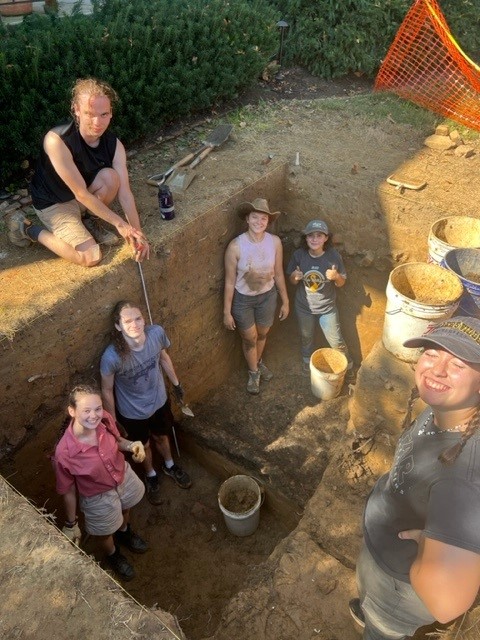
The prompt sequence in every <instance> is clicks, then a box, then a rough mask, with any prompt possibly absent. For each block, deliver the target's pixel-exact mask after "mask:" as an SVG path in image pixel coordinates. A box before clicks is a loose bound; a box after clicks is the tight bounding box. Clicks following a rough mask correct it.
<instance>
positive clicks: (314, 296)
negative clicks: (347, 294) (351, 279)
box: [287, 247, 346, 315]
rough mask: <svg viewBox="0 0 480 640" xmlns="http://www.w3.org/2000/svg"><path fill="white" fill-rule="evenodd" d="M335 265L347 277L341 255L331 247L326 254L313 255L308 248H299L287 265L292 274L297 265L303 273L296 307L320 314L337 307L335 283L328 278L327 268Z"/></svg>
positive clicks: (302, 310)
mask: <svg viewBox="0 0 480 640" xmlns="http://www.w3.org/2000/svg"><path fill="white" fill-rule="evenodd" d="M333 265H335V266H336V268H337V271H338V273H340V274H341V275H342V276H343V277H344V278H346V273H345V267H344V265H343V260H342V257H341V255H340V254H339V253H338V251H337V250H336V249H332V248H331V247H330V248H329V249H327V250H326V251H325V253H324V254H322V255H321V256H318V257H312V256H311V255H310V253H309V252H308V251H307V249H303V248H301V249H297V250H296V251H295V252H294V253H293V255H292V257H291V258H290V262H289V263H288V267H287V275H289V276H290V275H291V274H292V273H293V272H294V271H295V269H296V268H297V267H300V271H301V272H302V273H303V282H299V283H298V285H297V289H296V292H295V308H296V309H298V310H299V311H301V312H303V313H312V314H313V315H320V314H322V313H329V312H330V311H333V309H335V297H336V292H335V283H334V282H332V281H331V280H327V278H326V275H325V274H326V272H327V269H331V268H332V266H333Z"/></svg>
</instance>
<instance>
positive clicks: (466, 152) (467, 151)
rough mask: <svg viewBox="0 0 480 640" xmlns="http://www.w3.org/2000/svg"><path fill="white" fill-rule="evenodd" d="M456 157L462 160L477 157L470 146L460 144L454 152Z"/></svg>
mask: <svg viewBox="0 0 480 640" xmlns="http://www.w3.org/2000/svg"><path fill="white" fill-rule="evenodd" d="M454 154H455V155H456V156H459V157H461V158H471V157H472V156H474V155H475V149H474V148H473V147H470V146H469V145H468V144H460V145H459V146H458V147H457V148H456V149H455V151H454Z"/></svg>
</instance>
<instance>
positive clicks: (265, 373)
mask: <svg viewBox="0 0 480 640" xmlns="http://www.w3.org/2000/svg"><path fill="white" fill-rule="evenodd" d="M258 370H259V371H260V378H261V379H262V380H265V382H268V381H269V380H271V379H272V378H273V373H272V372H271V371H270V369H269V368H268V367H267V365H265V364H263V362H262V361H261V360H260V362H259V363H258Z"/></svg>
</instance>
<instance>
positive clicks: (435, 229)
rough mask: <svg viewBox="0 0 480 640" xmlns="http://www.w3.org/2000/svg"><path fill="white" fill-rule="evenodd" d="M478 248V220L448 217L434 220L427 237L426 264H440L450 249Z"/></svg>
mask: <svg viewBox="0 0 480 640" xmlns="http://www.w3.org/2000/svg"><path fill="white" fill-rule="evenodd" d="M478 248H480V219H478V218H473V217H470V216H450V217H448V218H440V220H436V221H435V222H434V223H433V224H432V226H431V227H430V233H429V235H428V262H435V263H436V264H440V263H441V262H442V260H443V258H444V257H445V254H446V253H448V252H449V251H451V250H452V249H478Z"/></svg>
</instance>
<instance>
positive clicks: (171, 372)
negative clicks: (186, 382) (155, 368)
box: [160, 349, 180, 387]
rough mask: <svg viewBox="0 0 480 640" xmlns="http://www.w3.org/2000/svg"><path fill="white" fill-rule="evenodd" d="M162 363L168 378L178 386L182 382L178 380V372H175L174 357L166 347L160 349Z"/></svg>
mask: <svg viewBox="0 0 480 640" xmlns="http://www.w3.org/2000/svg"><path fill="white" fill-rule="evenodd" d="M160 364H161V366H162V369H163V370H164V371H165V373H166V375H167V378H168V379H169V380H170V382H171V383H172V384H173V386H174V387H178V385H179V384H180V383H179V381H178V378H177V374H176V373H175V368H174V366H173V362H172V359H171V358H170V356H169V355H168V353H167V351H166V350H165V349H162V350H161V351H160Z"/></svg>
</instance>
